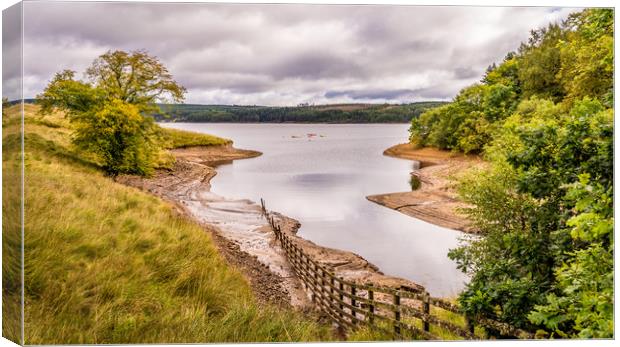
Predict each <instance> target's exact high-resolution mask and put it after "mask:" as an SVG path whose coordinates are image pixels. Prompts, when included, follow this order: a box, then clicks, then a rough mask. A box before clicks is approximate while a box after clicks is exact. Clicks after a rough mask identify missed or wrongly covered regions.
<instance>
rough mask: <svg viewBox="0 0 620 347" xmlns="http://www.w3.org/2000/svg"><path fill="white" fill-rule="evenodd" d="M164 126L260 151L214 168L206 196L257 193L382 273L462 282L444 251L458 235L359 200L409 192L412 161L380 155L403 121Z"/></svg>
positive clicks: (398, 139) (305, 229)
mask: <svg viewBox="0 0 620 347" xmlns="http://www.w3.org/2000/svg"><path fill="white" fill-rule="evenodd" d="M162 125H163V126H165V127H172V128H177V129H184V130H191V131H196V132H204V133H209V134H214V135H218V136H222V137H226V138H230V139H232V140H233V141H234V143H235V147H237V148H246V149H253V150H258V151H261V152H263V155H262V156H260V157H257V158H253V159H244V160H237V161H235V162H233V163H232V164H227V165H222V166H220V167H218V175H217V176H216V177H215V178H214V179H213V180H212V191H213V192H215V193H217V194H219V195H222V196H226V197H234V198H248V199H251V200H253V201H256V202H258V201H260V198H261V197H262V198H264V199H265V200H266V202H267V207H268V208H269V209H271V210H274V211H278V212H281V213H284V214H286V215H288V216H290V217H293V218H295V219H297V220H299V221H300V222H301V225H302V226H301V229H300V231H299V235H300V236H302V237H304V238H306V239H309V240H312V241H314V242H315V243H317V244H320V245H324V246H328V247H333V248H339V249H345V250H348V251H352V252H354V253H357V254H359V255H361V256H362V257H364V258H366V259H367V260H369V261H370V262H372V263H374V264H375V265H377V266H378V267H379V268H380V269H381V271H383V272H384V273H386V274H389V275H394V276H398V277H404V278H407V279H410V280H412V281H414V282H416V283H420V284H422V285H424V286H425V287H426V288H427V290H428V291H429V292H431V293H432V294H433V295H437V296H454V295H456V294H457V293H458V292H459V291H460V290H461V289H462V288H463V285H464V282H465V281H466V276H465V275H463V274H462V273H461V272H460V271H458V270H457V269H456V264H455V263H454V262H452V261H451V260H450V259H448V257H447V252H448V250H449V249H450V248H454V247H455V246H456V245H457V243H458V238H459V237H460V236H461V235H462V234H461V233H460V232H458V231H454V230H450V229H446V228H442V227H438V226H435V225H432V224H429V223H426V222H424V221H421V220H418V219H415V218H411V217H409V216H406V215H404V214H402V213H399V212H397V211H394V210H391V209H388V208H386V207H383V206H380V205H377V204H375V203H372V202H370V201H368V200H366V198H365V197H366V196H367V195H372V194H381V193H390V192H402V191H407V190H411V185H410V175H409V173H410V172H411V171H412V169H413V165H414V164H413V163H412V162H411V161H407V160H401V159H395V158H390V157H386V156H384V155H383V154H382V153H383V150H385V149H386V148H388V147H390V146H392V145H394V144H397V143H402V142H406V141H407V128H408V125H406V124H351V125H349V124H346V125H341V124H338V125H333V124H213V123H206V124H205V123H165V124H162ZM307 134H316V136H313V137H311V138H309V137H308V136H307Z"/></svg>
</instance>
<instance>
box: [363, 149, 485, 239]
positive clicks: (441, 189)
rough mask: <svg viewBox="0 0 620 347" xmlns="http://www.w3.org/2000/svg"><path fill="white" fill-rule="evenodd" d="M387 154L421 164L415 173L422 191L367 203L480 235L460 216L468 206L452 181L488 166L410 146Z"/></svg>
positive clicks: (470, 157) (389, 195) (473, 159)
mask: <svg viewBox="0 0 620 347" xmlns="http://www.w3.org/2000/svg"><path fill="white" fill-rule="evenodd" d="M383 154H384V155H387V156H391V157H394V158H399V159H406V160H415V161H418V162H420V169H418V170H415V171H414V172H412V175H415V176H416V178H417V179H418V180H419V182H420V183H421V184H420V187H419V188H418V189H416V190H413V191H408V192H397V193H387V194H378V195H370V196H367V197H366V199H368V200H370V201H372V202H375V203H377V204H380V205H382V206H385V207H388V208H391V209H393V210H396V211H399V212H401V213H404V214H406V215H408V216H411V217H415V218H418V219H421V220H423V221H426V222H429V223H432V224H435V225H439V226H441V227H445V228H450V229H454V230H459V231H462V232H466V233H472V234H475V233H477V230H476V229H475V228H474V227H473V226H472V223H471V222H470V221H469V220H468V219H467V217H466V216H464V215H463V214H462V213H460V212H459V209H460V208H463V207H467V205H466V204H465V203H463V202H462V201H460V200H459V199H458V195H457V193H456V189H455V186H454V183H453V181H452V179H451V178H452V177H453V176H455V175H456V174H458V173H460V172H462V171H464V170H467V169H469V168H472V167H482V166H484V165H485V163H484V161H482V159H480V157H478V156H474V155H463V154H457V153H452V152H449V151H442V150H438V149H435V148H428V147H427V148H416V147H414V146H413V145H411V144H409V143H404V144H399V145H395V146H392V147H390V148H388V149H386V150H385V151H384V152H383Z"/></svg>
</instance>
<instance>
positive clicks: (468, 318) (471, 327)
mask: <svg viewBox="0 0 620 347" xmlns="http://www.w3.org/2000/svg"><path fill="white" fill-rule="evenodd" d="M465 327H466V329H467V330H468V331H469V333H470V334H471V335H472V337H473V336H474V330H475V326H474V320H473V319H472V318H471V316H470V315H468V314H465Z"/></svg>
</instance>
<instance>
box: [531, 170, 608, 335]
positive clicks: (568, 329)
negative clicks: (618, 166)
mask: <svg viewBox="0 0 620 347" xmlns="http://www.w3.org/2000/svg"><path fill="white" fill-rule="evenodd" d="M612 196H613V191H612V189H611V187H608V188H605V187H604V186H603V185H601V184H592V183H591V181H590V175H588V174H582V175H580V176H579V181H578V182H576V183H574V184H571V185H570V189H569V191H568V193H567V195H566V198H567V199H568V200H570V201H572V202H573V204H574V205H575V207H574V211H575V213H576V215H574V216H573V217H571V218H570V219H569V220H568V221H567V223H566V224H567V226H568V227H569V228H570V234H571V237H572V239H573V240H574V242H576V243H579V244H581V247H579V248H578V249H577V250H575V251H573V252H572V253H571V254H570V256H571V257H570V259H569V260H567V261H566V262H564V263H563V264H562V265H560V266H559V267H558V268H557V270H556V276H557V281H558V283H557V289H556V291H555V292H551V293H550V294H548V295H547V297H546V303H545V304H544V305H537V306H536V307H535V310H534V311H533V312H532V313H531V314H530V315H529V318H530V319H531V320H532V321H533V322H535V323H537V324H543V325H544V326H546V327H547V328H548V329H550V330H551V331H552V332H553V333H556V334H558V335H559V336H562V337H580V338H592V337H594V338H611V337H613V336H614V326H613V312H614V276H613V225H614V224H613V198H612Z"/></svg>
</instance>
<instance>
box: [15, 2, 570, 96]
mask: <svg viewBox="0 0 620 347" xmlns="http://www.w3.org/2000/svg"><path fill="white" fill-rule="evenodd" d="M573 11H574V10H571V9H566V8H549V7H537V8H533V7H529V8H528V7H520V8H510V7H492V8H489V7H419V6H350V5H346V6H345V5H236V4H180V3H176V4H163V3H159V4H158V3H70V2H65V3H63V2H50V3H46V2H26V3H25V4H24V71H25V76H24V96H25V97H26V98H28V97H34V96H35V95H36V94H38V93H40V92H41V91H42V89H43V88H44V86H45V85H46V83H47V82H48V81H49V79H50V78H51V77H52V76H53V74H54V73H55V72H57V71H60V70H62V69H73V70H76V71H78V72H79V74H80V76H81V74H82V72H83V71H84V69H85V68H86V67H87V66H88V65H89V64H90V63H91V62H92V61H93V59H94V58H95V57H97V56H98V55H100V54H103V53H105V52H106V51H107V50H115V49H122V50H135V49H145V50H147V51H148V52H149V53H150V54H152V55H155V56H157V57H158V58H159V59H160V60H161V61H162V62H163V63H164V64H165V65H166V66H167V67H168V69H169V70H170V72H171V73H172V74H173V76H174V77H175V79H176V80H177V81H178V82H180V83H181V84H182V85H184V86H185V87H186V88H187V90H188V93H187V98H186V102H188V103H205V104H249V105H252V104H257V105H296V104H298V103H302V102H308V103H316V104H322V103H340V102H372V103H383V102H389V103H401V102H412V101H420V100H448V99H450V98H452V97H453V96H454V95H455V94H456V93H457V92H458V90H459V89H461V88H462V87H464V86H466V85H468V84H471V83H473V82H475V81H478V80H480V78H481V76H482V74H483V73H484V70H485V69H486V67H487V66H488V65H489V64H491V63H493V62H499V61H501V60H502V58H503V57H504V55H505V54H506V53H507V52H508V51H510V50H515V49H516V48H517V47H518V46H519V43H520V42H521V41H524V40H526V39H527V37H528V35H529V30H530V29H532V28H536V27H541V26H546V25H547V24H548V23H550V22H554V21H559V20H562V19H564V18H566V16H567V15H568V13H570V12H573ZM5 37H6V36H5ZM5 49H7V45H6V43H5ZM5 69H6V66H5ZM4 74H5V76H4V78H5V86H10V85H11V83H12V82H15V78H17V76H18V75H17V74H13V75H11V74H10V73H8V72H7V71H5V72H4ZM11 79H12V81H11Z"/></svg>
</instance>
